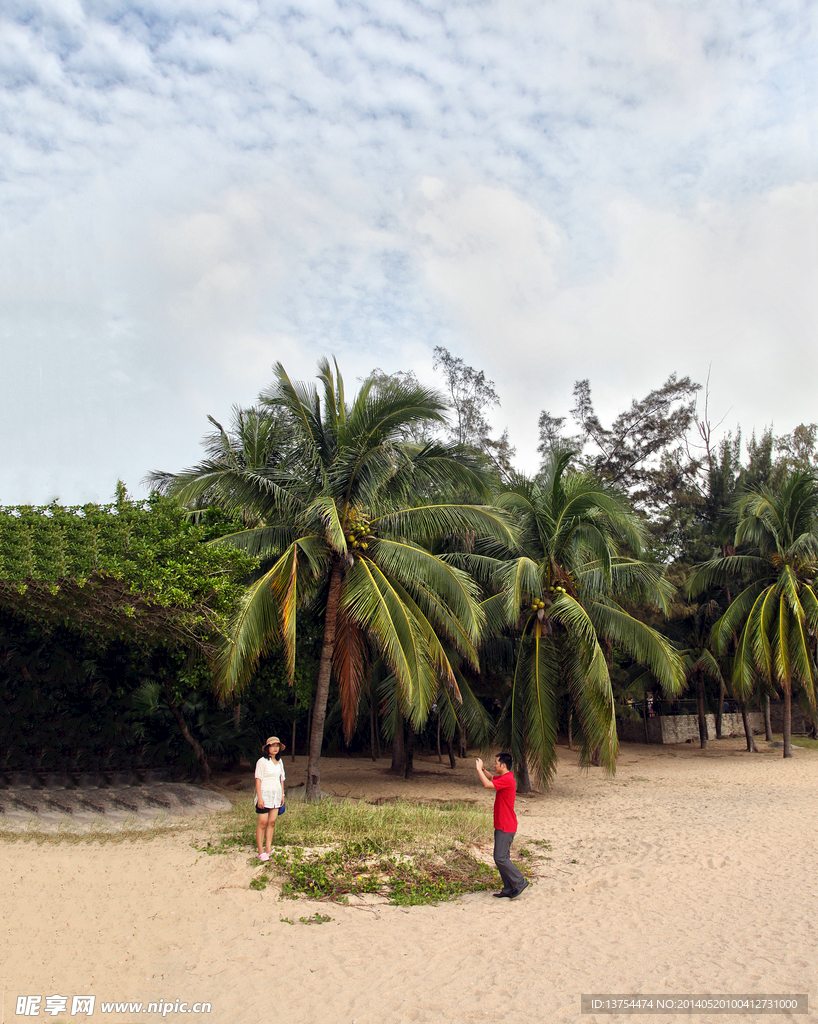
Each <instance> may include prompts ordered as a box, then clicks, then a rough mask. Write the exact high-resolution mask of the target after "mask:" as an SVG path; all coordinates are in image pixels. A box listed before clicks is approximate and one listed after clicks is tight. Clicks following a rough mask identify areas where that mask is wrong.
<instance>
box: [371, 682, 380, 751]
mask: <svg viewBox="0 0 818 1024" xmlns="http://www.w3.org/2000/svg"><path fill="white" fill-rule="evenodd" d="M369 753H370V755H371V757H372V760H373V761H377V760H378V759H377V757H376V756H375V705H374V704H373V703H372V692H371V691H370V693H369Z"/></svg>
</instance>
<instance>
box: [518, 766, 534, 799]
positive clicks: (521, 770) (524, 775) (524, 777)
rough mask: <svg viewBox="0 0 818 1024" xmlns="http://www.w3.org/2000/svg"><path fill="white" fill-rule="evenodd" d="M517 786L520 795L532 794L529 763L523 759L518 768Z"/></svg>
mask: <svg viewBox="0 0 818 1024" xmlns="http://www.w3.org/2000/svg"><path fill="white" fill-rule="evenodd" d="M517 782H518V783H519V785H518V786H517V792H518V793H530V792H531V776H530V775H529V773H528V761H527V760H526V759H525V758H524V757H521V758H520V760H519V762H518V767H517Z"/></svg>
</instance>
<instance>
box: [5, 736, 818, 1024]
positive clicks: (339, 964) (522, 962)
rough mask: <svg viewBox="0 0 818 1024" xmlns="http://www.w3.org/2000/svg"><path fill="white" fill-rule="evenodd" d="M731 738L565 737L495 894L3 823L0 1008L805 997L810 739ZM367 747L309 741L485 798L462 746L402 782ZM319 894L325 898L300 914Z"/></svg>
mask: <svg viewBox="0 0 818 1024" xmlns="http://www.w3.org/2000/svg"><path fill="white" fill-rule="evenodd" d="M743 745H744V744H743V741H740V740H722V741H711V743H710V749H709V750H708V751H707V752H704V753H703V752H701V751H699V749H698V747H695V746H693V745H680V746H675V747H663V748H661V747H648V746H637V745H631V744H625V745H623V748H622V754H621V757H620V760H619V766H618V770H617V773H616V776H615V777H614V778H610V777H608V776H606V775H605V774H604V773H603V772H602V770H601V769H591V770H590V771H587V772H583V771H580V770H579V769H578V768H577V767H576V755H575V754H573V753H571V752H570V751H568V750H566V749H565V748H562V749H561V750H560V768H559V772H558V775H557V777H556V780H555V782H554V784H553V786H552V788H551V789H550V790H549V791H548V792H547V793H545V794H542V795H537V796H534V797H532V798H528V799H526V798H520V797H518V803H517V810H518V816H519V820H520V831H519V833H518V837H517V840H516V842H515V847H514V848H513V851H512V856H513V855H514V849H519V847H520V845H521V843H522V842H523V841H525V840H529V841H530V840H543V841H545V842H547V843H548V844H550V847H551V848H550V850H548V849H545V848H544V847H537V846H535V845H533V844H532V845H531V848H532V850H535V849H536V850H540V851H542V852H543V854H544V856H545V857H547V858H550V859H540V860H537V861H535V871H536V873H537V877H535V879H534V884H533V885H532V886H531V887H530V888H529V889H528V890H527V892H526V893H525V894H524V895H523V896H522V897H521V898H520V899H518V900H515V901H513V902H512V901H509V900H497V899H494V898H493V897H492V896H491V894H490V893H476V894H473V895H470V896H466V897H464V898H462V899H461V900H460V901H459V902H452V903H443V904H440V905H438V906H422V907H410V908H401V907H393V906H389V905H386V904H383V903H381V904H378V905H373V906H366V907H353V906H340V905H337V904H332V903H320V904H316V903H313V902H310V901H305V900H300V901H295V902H294V901H290V900H281V901H280V900H279V899H278V892H277V890H276V889H275V888H273V887H268V888H267V889H265V890H263V891H254V890H251V889H249V888H248V884H249V881H250V879H251V878H252V877H253V875H254V874H256V873H257V872H258V865H257V863H255V864H254V861H253V859H252V858H251V857H250V856H249V855H248V853H247V852H242V853H231V854H228V855H226V856H216V857H209V856H206V855H203V854H201V853H199V852H197V851H196V849H195V848H194V845H193V844H194V840H195V838H196V836H195V833H193V834H192V833H191V832H187V831H186V832H182V833H180V834H178V835H171V836H169V837H161V838H154V839H148V840H141V839H140V840H136V841H123V842H119V843H110V842H108V843H102V844H93V843H92V844H87V843H64V842H59V841H56V840H55V841H54V842H48V843H44V844H39V845H38V844H35V843H32V842H30V841H17V842H3V843H2V858H1V863H2V868H1V869H0V871H1V872H2V873H1V874H0V882H1V883H2V884H0V907H1V908H2V909H1V911H0V917H1V919H2V931H3V940H2V954H0V955H1V956H2V968H1V969H0V975H2V977H0V981H3V983H4V985H5V997H4V1014H5V1018H4V1019H5V1020H7V1021H11V1020H24V1019H32V1018H30V1017H29V1018H24V1017H22V1016H20V1017H17V1016H15V1008H16V998H17V997H18V996H20V995H28V994H33V995H41V996H42V997H46V996H50V995H54V994H61V995H64V996H73V995H80V994H94V995H95V996H96V997H97V1008H96V1010H95V1012H94V1015H93V1019H94V1020H97V1019H99V1017H100V1016H103V1017H104V1019H108V1020H110V1021H116V1022H119V1024H125V1022H136V1021H139V1022H143V1021H144V1022H150V1021H152V1020H153V1021H155V1020H156V1019H157V1017H158V1016H161V1015H157V1014H155V1013H154V1014H150V1015H149V1014H146V1013H140V1014H133V1013H128V1012H124V1013H122V1012H120V1013H108V1014H106V1015H103V1014H101V1012H100V1008H99V1004H100V1001H101V1000H106V1001H109V1000H110V1001H114V1000H116V1001H125V1000H134V1001H143V1002H144V1003H145V1004H146V1005H147V1003H148V1002H149V1001H158V1000H159V999H164V1000H165V1001H172V1002H174V1005H175V1001H176V1000H177V999H178V1000H182V1001H184V1000H187V1001H188V1002H189V1003H190V1004H192V1003H193V1002H195V1001H209V1002H210V1003H211V1004H212V1010H211V1012H210V1013H209V1014H200V1015H195V1016H191V1015H186V1016H182V1017H181V1019H184V1020H209V1021H210V1022H211V1024H255V1022H258V1021H262V1020H264V1019H267V1018H270V1019H272V1020H275V1021H281V1022H282V1024H335V1022H345V1024H391V1022H399V1021H400V1022H402V1021H417V1022H424V1024H437V1022H441V1021H452V1022H456V1024H466V1022H474V1021H492V1022H500V1021H514V1022H516V1024H533V1022H538V1024H539V1022H549V1024H550V1022H563V1021H565V1022H569V1021H571V1022H573V1021H579V1020H582V1021H586V1022H589V1024H590V1022H591V1021H595V1020H598V1021H607V1022H616V1021H624V1020H633V1019H634V1018H633V1017H631V1016H624V1015H616V1016H614V1017H610V1016H602V1015H600V1016H595V1015H583V1016H581V1015H580V994H581V993H619V994H624V993H640V992H641V993H666V994H695V993H699V994H721V993H734V994H745V993H752V994H755V995H762V994H787V993H797V992H806V993H809V994H810V996H812V995H813V993H815V992H816V990H815V979H816V970H817V969H818V958H817V957H816V955H815V945H816V943H815V923H814V922H815V916H816V910H817V909H818V880H815V877H814V876H815V848H816V830H817V829H818V824H817V822H818V751H812V750H797V751H796V755H795V757H794V758H793V759H792V760H787V761H785V760H783V759H782V758H781V752H780V750H777V751H774V752H773V751H770V752H764V753H760V754H757V755H748V754H747V753H745V752H744V751H743V750H742V747H743ZM761 745H762V746H764V747H766V744H763V742H762V744H761ZM285 764H286V768H287V775H288V784H297V783H298V782H299V781H302V780H303V776H304V772H305V768H306V761H305V758H301V757H299V758H298V759H297V761H296V762H295V764H293V763H291V761H290V759H289V756H287V757H286V761H285ZM387 767H388V762H387V761H386V760H382V761H380V762H378V764H373V763H372V762H371V761H369V760H358V759H327V760H325V761H324V762H323V767H322V782H323V785H324V788H325V789H326V790H328V791H330V792H333V793H336V794H338V795H343V796H351V797H357V796H360V795H362V794H366V795H368V796H369V797H370V798H372V797H376V796H384V795H386V796H397V795H405V796H410V797H417V798H440V799H471V800H475V801H479V802H484V803H486V805H487V806H488V805H490V803H491V794H490V793H487V792H486V791H485V790H483V789H482V788H481V787H480V786H479V785H478V783H477V779H476V774H475V772H474V767H473V760H471V759H470V760H468V761H459V762H458V767H457V768H456V769H455V770H454V771H450V770H449V769H448V768H446V767H444V766H443V765H440V764H438V761H437V757H436V756H432V757H419V758H417V759H416V768H417V777H416V779H415V780H414V781H412V782H404V781H403V780H397V779H394V778H392V777H391V776H389V775H388V774H386V768H387ZM248 799H249V797H248ZM282 822H283V823H284V826H285V827H286V819H282ZM316 911H320V912H321V913H325V914H328V915H329V916H330V917H331V918H332V920H331V921H330V922H328V923H326V924H322V925H320V926H315V925H311V926H306V925H304V924H300V923H298V918H299V917H302V916H305V917H306V916H310V915H312V914H314V913H315V912H316ZM282 917H289V918H291V919H292V920H294V921H296V924H295V925H289V924H287V923H285V922H282V920H281V918H282ZM816 998H817V999H818V994H816ZM44 1005H45V998H43V1004H42V1006H41V1008H40V1015H39V1019H40V1020H42V1019H45V1020H55V1019H56V1020H58V1021H67V1020H68V1019H69V1015H67V1014H60V1015H59V1016H58V1017H56V1018H55V1017H53V1016H45V1015H44V1014H43V1012H42V1010H43V1008H44ZM69 1009H70V999H69ZM72 1019H73V1020H74V1021H75V1022H77V1021H84V1020H86V1019H88V1018H86V1017H85V1016H83V1015H81V1014H80V1015H76V1016H75V1017H74V1018H72ZM164 1019H167V1020H171V1021H174V1020H175V1021H179V1020H180V1014H179V1013H176V1012H174V1013H171V1014H169V1015H168V1016H166V1017H165V1018H164ZM642 1019H647V1020H651V1021H666V1020H671V1019H674V1020H686V1019H687V1020H691V1021H710V1020H714V1021H715V1020H722V1021H724V1020H726V1019H731V1018H725V1017H723V1016H717V1015H714V1014H706V1013H705V1014H694V1015H693V1016H691V1017H674V1016H671V1015H667V1014H659V1015H657V1016H651V1017H648V1018H642ZM732 1019H740V1020H756V1019H760V1020H763V1019H767V1018H764V1017H760V1016H758V1015H757V1014H754V1013H749V1014H746V1015H742V1016H740V1017H738V1018H732Z"/></svg>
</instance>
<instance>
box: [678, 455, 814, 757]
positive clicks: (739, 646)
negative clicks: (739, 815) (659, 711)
mask: <svg viewBox="0 0 818 1024" xmlns="http://www.w3.org/2000/svg"><path fill="white" fill-rule="evenodd" d="M734 514H735V520H736V523H737V526H736V535H735V544H736V548H737V549H741V548H743V549H744V550H743V551H742V550H740V553H738V554H734V555H728V556H726V557H722V558H714V559H712V560H711V561H709V562H705V563H704V564H703V565H701V566H700V567H699V568H698V569H697V571H696V572H695V573H694V575H693V576H692V577H691V579H690V581H689V583H688V591H689V593H691V594H695V593H700V592H702V591H703V590H706V589H707V588H709V587H711V586H713V585H715V584H719V583H722V584H724V583H726V582H727V581H730V580H738V581H739V584H740V586H741V587H742V589H741V590H740V592H739V593H738V594H737V595H736V597H735V598H734V599H733V600H732V601H731V603H730V605H729V607H728V608H727V611H726V612H725V613H724V614H723V615H722V616H721V618H720V619H718V621H717V622H716V623H715V624H714V626H713V633H712V636H713V645H714V647H715V649H716V651H717V653H720V654H723V653H727V652H728V651H729V650H730V649H731V647H734V650H733V668H732V679H733V689H734V690H735V692H736V694H737V695H738V696H739V698H740V699H742V700H745V701H746V700H747V698H748V697H749V696H750V694H751V693H752V692H753V689H754V687H755V685H756V680H757V676H761V677H762V679H764V680H766V681H768V682H769V683H770V684H771V685H774V686H775V687H776V688H777V689H780V690H781V691H783V694H784V757H792V691H793V685H797V686H798V687H800V689H801V693H802V695H803V697H804V699H805V701H806V703H807V705H808V707H809V708H810V710H811V712H812V714H813V716H814V715H815V711H816V700H815V637H816V634H818V597H816V592H815V580H816V575H818V479H817V478H816V477H815V475H813V474H812V473H808V472H798V473H792V474H790V475H789V476H787V477H785V479H784V480H783V482H782V483H781V485H780V487H779V488H778V489H777V490H776V491H773V490H771V489H770V488H769V487H765V486H759V487H756V488H753V489H751V490H749V491H748V492H747V493H746V494H744V495H742V496H741V497H740V498H739V499H738V501H737V503H736V505H735V509H734Z"/></svg>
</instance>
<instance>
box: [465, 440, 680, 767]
mask: <svg viewBox="0 0 818 1024" xmlns="http://www.w3.org/2000/svg"><path fill="white" fill-rule="evenodd" d="M571 458H572V456H571V453H567V452H565V453H562V454H560V453H555V454H554V456H553V458H552V461H551V463H550V465H549V466H548V467H547V468H546V471H545V473H544V474H543V475H542V476H540V477H537V478H536V479H534V480H530V479H525V478H518V479H517V481H516V483H515V484H514V485H513V486H511V487H509V488H508V489H507V490H505V491H504V492H503V493H501V494H500V495H499V496H498V497H497V498H496V499H495V504H496V505H498V506H499V507H501V508H504V509H505V510H507V511H508V512H509V513H510V514H511V515H512V517H513V518H514V520H515V522H516V524H517V527H518V529H519V531H520V537H521V540H520V542H519V544H520V549H519V550H520V551H522V554H520V553H519V551H516V552H515V551H512V550H507V551H505V552H501V551H500V550H499V547H498V545H497V544H496V543H492V544H489V545H484V551H485V552H486V554H478V555H475V556H465V557H463V559H462V564H464V565H465V566H468V567H469V568H471V569H472V571H474V572H475V573H479V574H481V575H482V577H483V578H484V579H490V580H491V581H492V583H493V585H494V586H495V588H496V589H497V590H498V591H499V592H498V593H497V594H496V596H495V597H493V598H490V599H489V600H488V601H486V602H485V604H484V607H485V609H486V612H487V615H488V618H489V621H490V622H493V624H494V627H495V629H498V628H501V625H502V623H503V622H504V623H505V627H506V628H507V629H508V627H511V628H512V629H513V631H514V635H515V638H516V641H517V644H518V654H517V658H516V667H515V670H514V676H513V682H512V689H511V694H510V697H509V701H508V705H507V723H508V726H509V733H510V742H511V745H512V752H513V755H514V757H515V760H517V761H524V760H525V758H526V757H528V758H530V760H531V762H532V765H533V767H534V768H535V770H536V772H537V774H538V775H539V776H540V778H541V779H542V780H543V781H546V782H547V780H548V779H549V778H550V777H551V776H552V774H553V772H554V770H555V767H556V752H555V747H556V737H557V722H558V717H559V710H560V707H559V705H560V700H561V697H562V694H563V693H565V690H566V689H567V697H568V703H569V707H570V708H571V710H572V712H573V714H574V715H575V716H576V719H577V721H578V724H579V727H580V731H581V735H582V752H581V757H582V760H583V762H584V763H589V762H590V761H591V760H592V759H594V758H595V757H597V756H598V757H601V760H602V762H603V763H604V764H605V766H606V767H607V768H608V769H609V770H610V771H613V769H614V765H615V761H616V755H617V752H618V741H617V735H616V719H615V713H614V697H613V690H612V687H611V679H610V674H609V664H608V658H606V649H607V653H608V656H609V657H610V653H611V650H612V647H613V646H616V647H619V648H621V649H622V650H624V651H626V652H627V653H628V654H630V655H631V656H632V657H633V658H635V659H636V660H638V661H639V662H641V663H643V664H645V665H647V666H648V667H649V668H650V669H651V670H652V672H653V674H654V675H655V677H656V678H657V679H658V680H659V681H660V683H661V685H662V686H663V687H664V689H665V691H666V692H667V693H668V694H675V693H677V692H679V690H680V689H681V687H682V685H683V680H684V671H683V668H682V664H681V661H680V659H679V656H678V655H677V654H676V652H675V651H674V649H673V647H672V646H671V645H670V643H669V642H668V641H667V640H666V639H665V638H664V637H662V636H661V635H660V634H659V633H657V632H656V631H655V630H654V629H652V628H650V627H649V626H647V625H646V624H645V623H643V622H640V621H639V620H638V619H636V618H634V617H633V616H632V615H630V614H629V613H628V611H627V610H626V608H625V607H624V606H623V604H622V603H619V601H622V600H625V599H637V598H639V597H641V598H645V597H649V598H651V599H655V600H656V601H657V602H658V603H660V604H661V605H662V606H663V607H666V605H667V600H668V598H669V596H670V589H671V588H670V587H669V586H668V585H667V584H665V583H664V582H663V579H662V576H663V572H662V569H661V567H659V566H656V565H651V564H649V563H646V562H644V561H641V560H640V559H639V558H638V555H639V552H640V547H641V541H642V535H643V530H642V526H641V523H640V521H639V520H638V518H637V517H636V516H635V515H634V514H633V513H632V512H630V511H629V510H628V508H627V507H626V505H625V503H624V502H623V500H622V499H621V498H620V497H619V496H617V495H616V494H614V493H613V492H612V491H611V490H609V489H607V488H606V487H605V486H604V485H603V484H602V483H600V482H599V481H598V480H597V479H595V478H594V477H592V476H590V475H588V474H586V473H580V472H572V471H569V464H570V462H571ZM625 550H627V551H628V552H629V553H624V551H625ZM617 599H619V600H617ZM604 648H605V649H604Z"/></svg>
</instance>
